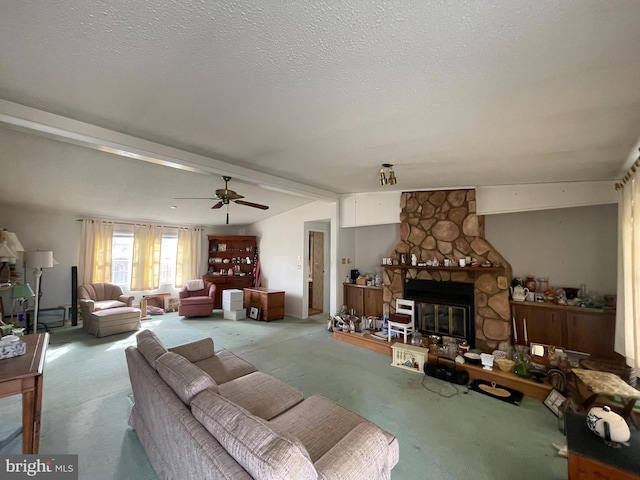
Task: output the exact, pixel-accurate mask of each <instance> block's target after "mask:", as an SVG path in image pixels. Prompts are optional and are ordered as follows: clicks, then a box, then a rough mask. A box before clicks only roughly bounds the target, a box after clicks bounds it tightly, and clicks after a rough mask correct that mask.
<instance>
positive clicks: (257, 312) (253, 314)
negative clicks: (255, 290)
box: [247, 307, 262, 320]
mask: <svg viewBox="0 0 640 480" xmlns="http://www.w3.org/2000/svg"><path fill="white" fill-rule="evenodd" d="M247 310H248V312H247V316H248V317H249V318H252V319H253V320H260V316H261V314H262V309H261V308H259V307H249V308H248V309H247Z"/></svg>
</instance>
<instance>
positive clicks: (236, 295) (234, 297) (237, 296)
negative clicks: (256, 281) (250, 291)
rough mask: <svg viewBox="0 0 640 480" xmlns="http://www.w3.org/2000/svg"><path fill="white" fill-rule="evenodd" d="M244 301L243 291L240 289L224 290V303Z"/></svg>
mask: <svg viewBox="0 0 640 480" xmlns="http://www.w3.org/2000/svg"><path fill="white" fill-rule="evenodd" d="M242 299H243V292H242V290H238V289H234V288H231V289H228V290H223V291H222V301H223V302H225V301H226V302H235V301H238V300H240V301H241V302H242Z"/></svg>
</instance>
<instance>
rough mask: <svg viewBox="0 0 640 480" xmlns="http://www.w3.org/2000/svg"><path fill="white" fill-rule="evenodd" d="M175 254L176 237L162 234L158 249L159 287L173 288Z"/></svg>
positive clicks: (174, 281) (176, 249) (176, 246)
mask: <svg viewBox="0 0 640 480" xmlns="http://www.w3.org/2000/svg"><path fill="white" fill-rule="evenodd" d="M177 253H178V237H177V236H176V235H173V236H168V235H165V234H163V235H162V246H161V247H160V285H171V286H172V287H173V286H175V284H176V255H177Z"/></svg>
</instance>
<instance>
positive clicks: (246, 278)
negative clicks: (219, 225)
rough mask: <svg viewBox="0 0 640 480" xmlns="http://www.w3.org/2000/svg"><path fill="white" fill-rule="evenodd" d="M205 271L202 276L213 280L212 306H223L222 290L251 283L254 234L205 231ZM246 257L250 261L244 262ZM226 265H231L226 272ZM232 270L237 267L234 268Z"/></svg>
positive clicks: (243, 286)
mask: <svg viewBox="0 0 640 480" xmlns="http://www.w3.org/2000/svg"><path fill="white" fill-rule="evenodd" d="M207 238H208V240H209V248H208V252H209V253H208V260H207V273H206V275H204V276H203V277H202V278H203V280H206V281H208V282H211V283H215V284H216V295H215V297H214V299H213V308H222V291H223V290H228V289H238V290H242V289H243V288H246V287H251V286H252V285H253V275H252V273H253V265H254V264H255V262H256V260H257V258H258V257H257V252H256V237H254V236H248V235H208V236H207ZM247 258H249V262H247ZM229 268H232V269H234V273H233V275H229ZM235 270H238V271H237V272H235Z"/></svg>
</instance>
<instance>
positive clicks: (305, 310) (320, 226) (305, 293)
mask: <svg viewBox="0 0 640 480" xmlns="http://www.w3.org/2000/svg"><path fill="white" fill-rule="evenodd" d="M311 232H320V233H323V234H324V242H323V243H324V275H323V282H324V286H323V291H322V294H323V298H322V311H323V312H329V311H330V299H331V295H330V294H331V284H330V281H331V280H330V278H331V277H330V272H331V262H330V254H331V247H330V239H331V237H330V234H331V222H330V221H329V220H327V221H316V222H305V224H304V250H303V251H304V257H303V258H304V262H302V281H303V282H304V285H303V288H302V318H308V317H309V262H308V260H309V234H310V233H311Z"/></svg>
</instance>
